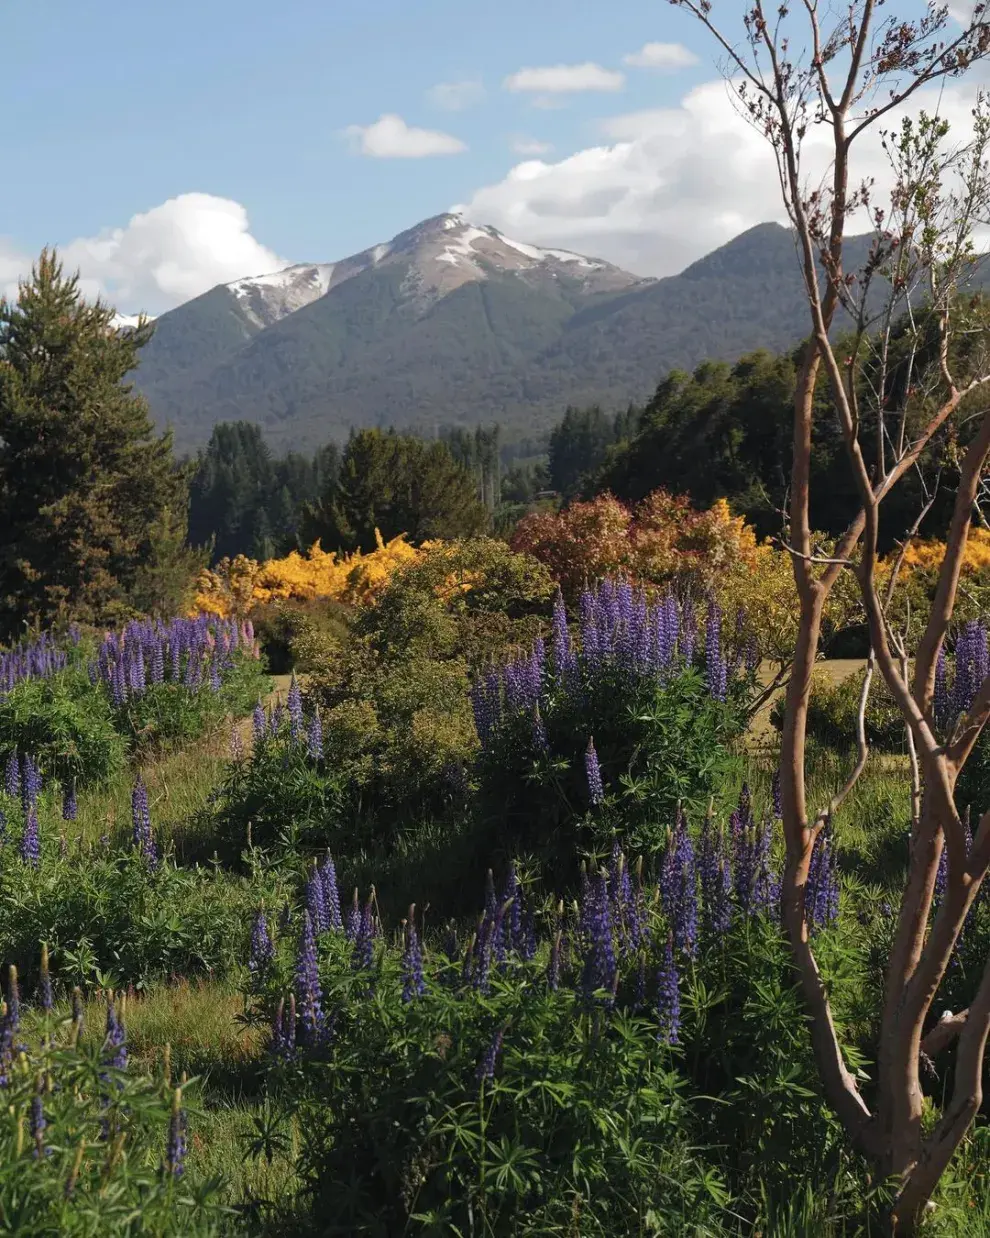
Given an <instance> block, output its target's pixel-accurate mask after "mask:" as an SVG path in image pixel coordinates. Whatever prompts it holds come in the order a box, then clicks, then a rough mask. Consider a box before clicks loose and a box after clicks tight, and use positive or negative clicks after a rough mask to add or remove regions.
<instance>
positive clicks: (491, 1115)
mask: <svg viewBox="0 0 990 1238" xmlns="http://www.w3.org/2000/svg"><path fill="white" fill-rule="evenodd" d="M692 553H693V552H692ZM728 570H729V569H727V571H728ZM692 572H693V573H695V575H696V573H697V567H696V562H693V563H692ZM708 584H709V586H711V587H706V588H704V589H702V588H684V587H682V586H683V580H681V581H677V580H674V581H673V582H671V583H669V584H665V583H663V582H660V583H651V582H648V581H647V582H643V581H638V582H637V581H633V580H631V579H630V578H629V576H627V575H625V574H622V573H618V574H615V575H612V576H607V577H605V578H604V579H602V580H601V581H600V583H598V584H597V585H594V586H585V587H584V588H581V589H576V590H575V591H574V593H573V595H572V597H571V598H570V599H569V600H568V598H567V596H566V595H565V594H564V593H562V592H560V591H559V590H558V588H557V585H556V581H555V580H554V579H553V577H552V575H551V574H550V572H549V571H548V570H547V568H546V567H545V566H544V565H543V564H542V563H541V562H539V560H538V559H534V558H532V557H530V556H528V555H526V554H524V553H522V552H515V551H512V550H510V549H509V548H508V547H507V546H505V545H504V544H503V543H494V542H489V541H488V540H487V539H477V540H475V541H474V542H466V543H463V544H456V543H451V544H446V545H439V546H434V547H433V548H432V550H426V551H423V550H421V551H418V552H416V554H415V555H414V556H413V557H411V558H410V559H409V561H408V562H406V563H404V564H402V565H399V566H397V567H394V568H393V569H391V570H390V571H389V573H388V575H387V579H385V578H383V579H382V580H381V581H379V582H378V584H377V585H376V587H375V589H374V590H372V591H371V592H369V593H368V594H367V595H365V596H363V597H361V598H353V599H352V600H351V601H350V603H349V604H348V609H347V610H346V612H342V611H341V610H340V609H339V608H340V605H341V599H340V597H334V598H330V599H328V600H327V608H326V609H325V610H323V611H319V610H314V609H312V608H310V609H309V610H308V611H306V612H305V615H304V617H303V619H301V620H299V621H297V622H295V623H294V625H291V635H290V640H291V651H292V658H293V661H294V664H295V666H296V671H295V672H294V673H293V674H291V676H290V677H289V678H288V679H286V680H283V681H282V684H283V685H284V686H285V688H284V690H281V691H273V688H274V683H273V681H272V679H271V678H270V676H269V675H268V674H267V673H266V670H265V650H264V649H263V648H262V647H261V644H260V640H261V638H260V637H259V635H258V633H259V632H263V631H275V630H276V629H277V630H279V631H281V630H282V629H281V628H279V627H278V624H273V623H272V621H271V618H270V612H266V611H265V609H264V606H262V607H261V608H260V609H259V608H258V607H256V608H255V610H254V612H253V613H254V616H255V621H254V622H252V620H251V619H250V618H247V617H243V615H241V616H238V617H232V618H229V617H224V616H220V615H218V614H216V613H215V610H214V612H213V613H210V611H209V610H204V611H203V612H202V613H200V614H199V615H198V616H197V617H194V618H175V619H172V620H169V621H167V622H166V621H159V620H150V619H149V620H135V621H133V622H130V623H128V624H126V625H124V626H123V627H121V628H120V629H119V630H117V631H114V632H109V633H106V632H100V631H95V630H81V629H78V628H71V629H68V630H66V631H64V632H62V631H59V632H55V633H51V634H47V635H45V636H42V637H40V638H38V639H35V640H33V641H29V642H25V643H23V644H21V645H19V646H17V647H16V648H12V649H10V650H8V651H7V652H6V653H4V654H2V655H0V765H2V769H3V789H2V793H0V823H2V825H0V829H2V833H0V959H2V962H3V966H4V973H3V983H2V988H3V996H4V1002H5V1005H4V1007H3V1015H2V1021H0V1091H2V1093H3V1099H4V1102H5V1103H4V1106H3V1108H2V1111H0V1142H2V1146H3V1156H2V1158H0V1228H4V1229H5V1230H9V1231H11V1232H24V1233H32V1234H35V1233H36V1234H87V1235H89V1234H94V1235H95V1234H107V1233H109V1234H161V1235H165V1234H176V1235H193V1236H198V1235H207V1234H258V1235H261V1234H271V1235H279V1234H288V1233H290V1232H291V1233H295V1234H299V1233H302V1234H341V1235H351V1234H376V1235H398V1234H464V1235H467V1234H473V1235H515V1234H534V1235H535V1234H562V1235H564V1234H566V1235H598V1234H601V1235H626V1234H657V1235H666V1234H685V1235H687V1234H691V1235H702V1234H704V1235H709V1234H711V1235H723V1234H724V1235H730V1234H731V1235H736V1234H738V1235H743V1234H746V1235H748V1234H754V1233H762V1234H774V1235H777V1234H780V1235H784V1234H794V1235H806V1234H807V1235H811V1234H825V1235H830V1234H836V1235H838V1234H850V1235H851V1234H859V1233H865V1232H870V1228H871V1226H872V1225H873V1224H874V1221H875V1218H877V1217H879V1216H880V1215H881V1214H882V1211H883V1208H884V1204H885V1200H886V1199H887V1198H888V1194H889V1191H888V1188H887V1186H886V1184H884V1183H883V1182H878V1181H874V1180H873V1179H872V1178H871V1177H870V1174H869V1172H868V1167H867V1166H866V1164H865V1163H864V1162H862V1161H861V1159H860V1157H859V1155H858V1153H856V1152H855V1150H854V1149H852V1148H851V1147H850V1146H849V1144H848V1142H847V1140H846V1138H845V1136H844V1135H843V1133H842V1130H841V1128H840V1126H839V1124H838V1123H837V1121H836V1120H835V1118H834V1117H833V1116H832V1114H831V1112H830V1110H829V1107H828V1106H827V1104H826V1103H825V1101H824V1099H823V1096H822V1094H821V1090H820V1085H819V1083H818V1078H817V1075H816V1071H815V1068H814V1062H813V1057H812V1054H811V1047H810V1042H809V1039H808V1036H807V1030H806V1019H805V1015H804V1011H803V1006H802V1002H801V998H800V995H799V992H798V990H797V988H796V986H795V982H794V978H793V975H792V972H791V965H790V962H789V956H788V953H787V950H786V947H785V944H784V940H783V937H782V935H781V931H780V929H779V926H778V918H779V913H778V883H779V874H780V865H781V858H782V846H781V840H780V837H779V804H778V802H777V794H776V775H775V767H776V750H775V746H774V741H775V737H774V732H773V729H772V727H770V728H769V729H768V730H765V731H764V732H763V733H762V735H761V740H760V742H759V743H754V742H753V738H752V735H751V734H750V724H751V719H752V717H753V715H754V712H755V710H756V707H757V705H758V703H759V699H760V695H761V691H762V688H763V685H764V684H765V682H766V662H765V659H764V657H763V653H764V651H763V650H762V649H761V639H764V640H765V638H766V630H767V629H766V628H765V626H764V628H763V629H761V626H760V623H759V622H758V621H751V620H750V619H749V617H748V615H747V612H746V610H745V608H743V607H741V606H739V607H737V608H736V609H735V610H734V611H732V610H729V609H727V607H728V605H729V601H728V592H727V590H726V589H725V588H722V587H721V586H720V585H719V584H718V578H717V577H716V580H715V583H714V584H712V582H711V581H709V582H708ZM306 601H307V603H311V602H312V599H306ZM277 604H278V603H277V602H272V600H271V599H266V600H265V603H264V605H265V606H269V607H270V606H272V605H277ZM233 609H234V610H235V611H236V609H237V608H233ZM987 658H988V652H987V631H986V629H985V627H983V626H981V624H980V623H979V622H977V621H976V620H970V621H967V622H966V623H964V624H962V625H961V626H960V628H959V631H958V633H957V634H956V635H955V638H954V641H953V642H952V645H951V649H950V652H949V654H948V655H947V656H946V657H944V658H943V660H942V661H941V662H940V666H939V673H938V704H937V712H938V716H939V719H940V720H942V722H943V724H945V722H946V720H947V719H949V718H950V717H953V716H955V715H956V714H957V713H958V711H959V710H960V709H964V708H966V707H967V706H968V704H969V702H970V700H971V698H972V695H973V693H974V692H975V691H976V687H977V685H978V684H979V683H980V682H981V680H982V678H983V676H984V675H985V673H986V665H987ZM857 692H858V688H857V686H856V676H855V674H853V675H852V677H851V678H849V679H848V680H842V681H840V682H838V683H831V682H828V681H824V680H823V681H822V683H821V684H820V685H819V688H818V689H816V695H815V700H814V703H813V710H812V719H811V729H812V733H813V735H814V736H815V743H816V747H815V749H814V769H813V771H812V775H813V776H812V780H811V792H812V794H813V795H814V796H815V797H816V798H827V797H828V796H830V795H831V794H832V792H833V790H834V786H835V785H836V784H837V783H838V782H841V780H842V778H843V776H844V772H845V771H847V770H848V768H849V766H850V765H851V763H852V762H853V760H854V756H853V753H852V752H851V750H850V748H849V744H848V739H849V734H850V733H849V732H848V730H847V729H844V728H845V720H846V715H847V714H848V710H849V703H848V701H847V699H846V698H847V697H849V698H850V699H855V696H856V693H857ZM843 694H845V695H843ZM884 709H885V703H884V700H883V698H882V695H881V696H878V698H877V699H876V701H875V703H874V704H871V706H870V710H869V711H868V723H869V726H870V727H871V728H873V729H872V731H871V734H872V735H874V736H875V738H876V743H877V746H878V747H880V748H881V749H884V748H886V753H887V755H884V756H882V757H881V758H880V759H878V760H877V761H876V762H875V763H873V764H871V766H870V769H869V770H868V773H867V775H866V776H865V777H864V778H863V779H862V780H861V781H860V783H859V784H858V786H857V788H856V790H855V792H854V794H853V795H851V796H850V797H849V798H848V799H847V800H846V801H845V802H844V804H843V805H842V808H841V810H840V811H839V812H838V813H837V814H836V815H835V817H834V819H833V820H832V821H831V822H830V824H829V827H828V828H827V829H826V830H825V831H823V832H822V834H821V835H820V837H819V840H818V843H817V844H816V848H815V852H814V855H813V859H812V868H811V872H810V875H809V882H808V899H807V909H808V910H807V914H808V923H809V930H810V932H811V933H812V935H813V937H814V940H815V945H816V953H817V955H818V957H819V959H820V960H821V965H822V968H823V971H824V974H825V976H826V979H827V983H828V985H829V987H830V993H831V997H832V1002H833V1009H834V1011H835V1017H836V1018H837V1019H838V1020H841V1022H842V1025H843V1029H844V1031H845V1033H846V1035H847V1038H848V1041H849V1043H851V1044H852V1045H854V1046H856V1049H855V1052H856V1053H857V1054H858V1055H859V1057H858V1058H857V1060H856V1061H855V1062H854V1063H853V1065H854V1066H855V1067H856V1068H857V1069H863V1070H864V1071H865V1070H868V1069H869V1062H870V1054H871V1052H872V1048H871V1046H872V1043H873V1039H872V1038H873V1036H874V1033H875V1028H874V1027H873V1019H874V1013H873V1012H874V1010H875V1008H876V986H877V985H878V984H879V982H880V981H879V976H880V968H881V965H882V961H883V958H884V956H885V952H886V950H887V949H888V948H889V944H890V935H891V932H892V919H891V900H892V899H893V898H894V897H895V895H894V893H893V892H894V891H895V890H896V889H897V886H898V882H899V881H900V880H901V873H902V870H903V866H904V863H905V849H906V828H907V825H906V823H907V821H908V818H909V793H910V792H909V782H908V780H907V777H906V774H905V770H904V764H903V763H904V761H905V760H906V758H904V757H902V756H900V755H898V754H899V752H900V747H901V740H900V737H899V736H897V735H895V734H894V733H893V732H892V731H891V730H890V728H889V726H888V728H887V730H885V729H884V728H885V726H886V725H887V721H886V715H885V714H884ZM844 710H845V711H846V712H845V713H843V711H844ZM843 737H844V738H843ZM885 737H886V741H889V742H886V741H885ZM987 768H988V764H987V761H986V759H985V758H983V757H980V759H979V760H977V761H976V762H975V763H974V766H973V768H972V770H971V771H969V772H968V776H970V777H971V780H972V785H971V786H970V788H969V789H968V793H969V794H971V796H972V797H973V799H974V801H976V800H978V799H979V798H980V797H981V796H983V795H984V794H985V790H984V787H983V785H982V779H983V777H984V775H983V774H982V772H981V771H983V770H985V769H987ZM939 880H940V881H944V873H943V874H942V875H941V876H940V878H939ZM937 897H938V896H937V895H936V899H937ZM988 942H990V911H988V909H987V907H986V905H985V902H984V900H982V899H981V900H979V901H978V902H977V904H976V905H975V906H974V908H973V911H972V912H971V915H970V922H969V924H968V925H967V928H966V931H965V933H964V935H963V938H962V940H961V942H960V945H959V948H958V951H957V956H956V959H955V962H954V965H953V966H954V970H953V974H952V976H951V978H950V981H949V984H950V989H951V994H952V998H953V1000H958V1003H959V1005H960V1006H962V1005H965V1004H966V1002H967V1001H968V1000H969V996H970V989H971V988H972V986H973V984H974V983H975V981H974V976H975V975H977V974H978V968H977V966H976V965H977V963H980V962H981V960H982V958H983V957H984V956H985V954H986V950H987V946H988ZM864 976H865V977H867V982H866V983H865V984H864V981H863V977H864ZM871 978H872V979H871ZM943 1086H944V1081H943V1078H942V1076H941V1073H940V1064H939V1063H938V1062H932V1063H931V1073H930V1077H929V1079H928V1081H927V1087H928V1089H929V1092H930V1097H931V1102H930V1103H931V1105H932V1106H933V1107H934V1106H937V1105H938V1103H939V1098H940V1095H941V1089H942V1088H943ZM988 1152H990V1138H988V1135H987V1128H986V1127H985V1125H984V1124H983V1123H982V1121H980V1122H978V1123H977V1125H976V1126H975V1127H974V1129H973V1132H972V1133H971V1135H970V1137H969V1138H968V1140H967V1141H966V1143H965V1144H964V1145H963V1149H962V1152H961V1154H960V1155H959V1156H958V1157H957V1158H956V1161H955V1162H954V1163H953V1166H952V1169H951V1172H950V1173H949V1174H948V1175H947V1176H946V1177H945V1178H944V1179H943V1182H942V1184H941V1187H940V1189H939V1193H938V1196H937V1198H936V1201H935V1209H934V1211H933V1212H932V1214H931V1217H930V1220H929V1223H928V1224H929V1228H930V1232H932V1233H938V1234H947V1235H948V1234H952V1235H955V1234H959V1235H963V1234H980V1233H990V1203H988V1199H987V1191H986V1185H987V1183H986V1164H987V1160H986V1157H987V1153H988ZM876 1232H880V1231H879V1230H877V1231H876Z"/></svg>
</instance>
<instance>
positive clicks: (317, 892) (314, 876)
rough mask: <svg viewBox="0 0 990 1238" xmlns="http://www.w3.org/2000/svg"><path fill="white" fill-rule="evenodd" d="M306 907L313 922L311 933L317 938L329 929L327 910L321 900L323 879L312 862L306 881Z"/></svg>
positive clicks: (322, 899)
mask: <svg viewBox="0 0 990 1238" xmlns="http://www.w3.org/2000/svg"><path fill="white" fill-rule="evenodd" d="M306 907H307V910H308V911H309V916H310V919H311V920H312V922H313V931H314V933H316V935H317V936H319V935H320V934H321V933H325V932H326V931H327V929H328V928H329V927H330V922H329V920H328V918H327V909H326V905H325V902H324V898H323V877H322V875H321V873H320V871H319V869H318V868H317V867H316V864H315V862H314V864H313V868H312V871H311V872H310V874H309V877H308V878H307V879H306Z"/></svg>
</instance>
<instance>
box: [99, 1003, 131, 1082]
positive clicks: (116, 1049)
mask: <svg viewBox="0 0 990 1238" xmlns="http://www.w3.org/2000/svg"><path fill="white" fill-rule="evenodd" d="M103 1064H104V1065H105V1066H107V1067H109V1068H111V1069H112V1070H126V1069H127V1029H126V1028H125V1027H124V1021H123V1019H122V1018H120V1016H119V1015H118V1013H117V1008H116V1006H115V1005H114V1003H113V1002H112V1001H110V1002H108V1003H107V1030H106V1035H105V1036H104V1038H103Z"/></svg>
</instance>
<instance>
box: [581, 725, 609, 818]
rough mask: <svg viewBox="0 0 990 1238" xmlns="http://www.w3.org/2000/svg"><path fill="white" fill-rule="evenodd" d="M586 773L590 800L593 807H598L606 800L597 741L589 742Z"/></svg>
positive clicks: (585, 764)
mask: <svg viewBox="0 0 990 1238" xmlns="http://www.w3.org/2000/svg"><path fill="white" fill-rule="evenodd" d="M584 772H585V776H586V778H587V780H588V799H589V801H590V802H591V804H592V806H595V805H598V804H600V803H601V802H602V800H604V798H605V787H604V786H603V785H602V769H601V766H600V765H599V764H598V753H597V752H596V751H595V741H594V740H593V739H589V740H588V747H587V748H586V749H585V753H584Z"/></svg>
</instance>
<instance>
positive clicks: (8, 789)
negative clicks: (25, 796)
mask: <svg viewBox="0 0 990 1238" xmlns="http://www.w3.org/2000/svg"><path fill="white" fill-rule="evenodd" d="M3 789H4V793H5V794H6V795H9V796H10V798H11V799H17V797H18V796H19V795H20V793H21V762H20V757H19V756H18V755H17V749H16V748H15V749H14V751H13V752H12V753H11V754H10V756H9V757H8V758H7V764H6V765H5V766H4V776H3Z"/></svg>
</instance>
